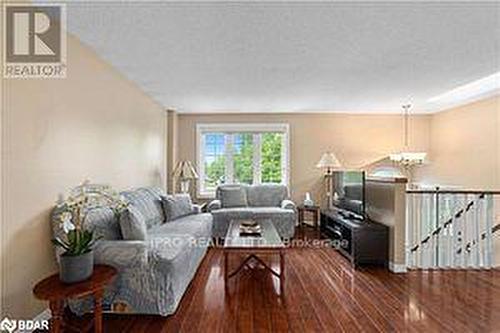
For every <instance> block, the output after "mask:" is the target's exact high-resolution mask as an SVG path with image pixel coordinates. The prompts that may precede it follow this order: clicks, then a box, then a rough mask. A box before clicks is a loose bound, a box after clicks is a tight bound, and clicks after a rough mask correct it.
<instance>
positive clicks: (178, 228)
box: [148, 213, 212, 238]
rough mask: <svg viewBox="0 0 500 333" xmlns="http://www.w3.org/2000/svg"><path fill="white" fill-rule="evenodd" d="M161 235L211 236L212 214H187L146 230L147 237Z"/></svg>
mask: <svg viewBox="0 0 500 333" xmlns="http://www.w3.org/2000/svg"><path fill="white" fill-rule="evenodd" d="M162 235H166V236H168V237H174V236H175V235H190V236H193V237H195V238H201V237H205V238H210V237H212V215H211V214H209V213H205V214H193V215H188V216H184V217H181V218H178V219H176V220H174V221H172V222H169V223H164V224H162V225H159V226H156V227H155V228H152V229H150V230H148V237H158V236H162Z"/></svg>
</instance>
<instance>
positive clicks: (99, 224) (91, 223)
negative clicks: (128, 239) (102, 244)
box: [84, 207, 122, 240]
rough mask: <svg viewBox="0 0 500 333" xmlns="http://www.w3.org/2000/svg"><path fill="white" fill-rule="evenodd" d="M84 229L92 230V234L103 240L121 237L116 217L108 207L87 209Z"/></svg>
mask: <svg viewBox="0 0 500 333" xmlns="http://www.w3.org/2000/svg"><path fill="white" fill-rule="evenodd" d="M84 227H85V229H87V230H93V231H94V236H96V237H99V238H100V239H105V240H118V239H122V234H121V230H120V223H119V221H118V217H117V216H116V214H115V213H114V212H113V210H111V209H110V208H108V207H104V208H97V209H93V210H91V211H89V213H88V214H87V217H86V218H85V226H84Z"/></svg>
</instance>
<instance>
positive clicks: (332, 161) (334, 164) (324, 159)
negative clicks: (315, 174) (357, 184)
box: [316, 152, 342, 169]
mask: <svg viewBox="0 0 500 333" xmlns="http://www.w3.org/2000/svg"><path fill="white" fill-rule="evenodd" d="M341 166H342V165H341V164H340V162H339V160H338V159H337V156H335V154H334V153H331V152H328V153H324V154H323V155H322V156H321V159H320V160H319V162H318V164H316V168H322V169H324V168H326V169H331V168H340V167H341Z"/></svg>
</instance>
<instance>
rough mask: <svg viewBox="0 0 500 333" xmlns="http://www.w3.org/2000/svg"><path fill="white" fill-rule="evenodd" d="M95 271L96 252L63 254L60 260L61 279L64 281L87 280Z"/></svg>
mask: <svg viewBox="0 0 500 333" xmlns="http://www.w3.org/2000/svg"><path fill="white" fill-rule="evenodd" d="M93 272H94V252H93V251H89V252H87V253H84V254H81V255H78V256H70V255H65V254H63V255H61V257H60V262H59V279H60V280H61V281H62V282H64V283H77V282H81V281H84V280H87V279H88V278H89V277H91V276H92V273H93Z"/></svg>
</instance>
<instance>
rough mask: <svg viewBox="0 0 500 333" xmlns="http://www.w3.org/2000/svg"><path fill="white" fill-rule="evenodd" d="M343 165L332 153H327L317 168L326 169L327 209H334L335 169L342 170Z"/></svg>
mask: <svg viewBox="0 0 500 333" xmlns="http://www.w3.org/2000/svg"><path fill="white" fill-rule="evenodd" d="M340 167H341V164H340V162H339V160H338V158H337V156H335V154H334V153H332V152H326V153H324V154H323V155H322V156H321V159H320V160H319V162H318V164H316V168H319V169H326V174H325V177H326V200H327V203H326V204H327V208H330V207H332V188H333V174H332V171H333V169H336V168H340Z"/></svg>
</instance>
